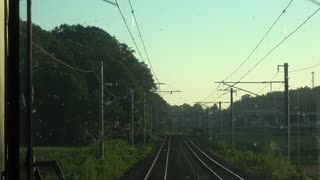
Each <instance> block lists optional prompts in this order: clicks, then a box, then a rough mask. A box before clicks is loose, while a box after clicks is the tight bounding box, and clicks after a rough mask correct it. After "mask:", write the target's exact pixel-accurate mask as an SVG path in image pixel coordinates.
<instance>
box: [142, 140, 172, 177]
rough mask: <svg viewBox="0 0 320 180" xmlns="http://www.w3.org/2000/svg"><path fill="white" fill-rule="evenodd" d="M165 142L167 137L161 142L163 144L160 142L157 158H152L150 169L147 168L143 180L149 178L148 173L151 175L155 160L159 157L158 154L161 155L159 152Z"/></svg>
mask: <svg viewBox="0 0 320 180" xmlns="http://www.w3.org/2000/svg"><path fill="white" fill-rule="evenodd" d="M166 140H167V136H166V137H165V139H164V140H163V142H162V144H161V146H160V149H159V151H158V153H157V156H156V157H155V158H154V160H153V162H152V164H151V166H150V168H149V170H148V172H147V174H146V176H145V177H144V180H147V179H148V178H149V176H150V173H151V171H152V169H153V167H154V165H155V164H156V162H157V160H158V157H159V155H160V153H161V150H162V148H163V145H164V143H165V142H166Z"/></svg>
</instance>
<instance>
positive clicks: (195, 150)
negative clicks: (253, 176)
mask: <svg viewBox="0 0 320 180" xmlns="http://www.w3.org/2000/svg"><path fill="white" fill-rule="evenodd" d="M183 141H184V143H185V145H186V147H187V148H188V149H189V151H190V152H191V154H192V155H193V156H194V158H195V159H197V160H198V161H199V162H200V163H201V164H202V166H203V167H205V168H206V169H207V170H208V172H209V174H211V175H212V177H213V178H215V179H219V180H224V179H228V180H229V179H231V180H233V179H237V180H244V178H242V177H241V176H240V175H238V174H236V173H235V172H233V171H232V170H230V169H229V168H227V167H225V166H223V165H222V164H221V163H219V162H217V161H216V160H214V159H213V158H212V157H210V156H209V155H207V154H206V153H205V152H204V151H203V150H201V149H200V148H199V147H198V146H197V145H196V144H194V143H193V142H192V141H191V140H190V139H188V138H186V137H183Z"/></svg>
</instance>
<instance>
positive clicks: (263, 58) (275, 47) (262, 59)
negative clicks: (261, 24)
mask: <svg viewBox="0 0 320 180" xmlns="http://www.w3.org/2000/svg"><path fill="white" fill-rule="evenodd" d="M319 10H320V8H318V9H317V10H316V11H314V12H313V13H312V14H311V15H310V16H309V17H308V18H307V19H306V20H305V21H303V22H302V23H301V24H300V25H299V26H298V27H297V28H296V29H294V30H293V31H292V32H291V33H290V34H289V35H288V36H286V37H285V38H284V39H283V40H281V41H280V42H279V43H278V44H277V45H276V46H274V47H273V48H272V49H271V50H270V51H269V52H268V53H267V54H266V55H265V56H264V57H262V58H261V59H260V61H258V62H257V63H256V64H255V65H254V66H253V67H252V68H251V69H250V70H249V71H247V72H246V73H245V74H244V75H243V76H242V77H241V78H240V80H239V81H241V80H242V79H243V78H245V77H246V76H247V75H248V74H249V73H250V72H252V71H253V70H254V69H255V68H256V67H257V66H258V65H259V64H260V63H261V62H262V61H264V60H265V59H266V58H267V57H268V56H269V55H270V54H271V53H272V52H273V51H275V50H276V49H277V48H278V47H279V46H280V45H281V44H282V43H284V42H285V41H286V40H288V39H289V38H290V37H291V36H292V35H293V34H294V33H296V32H297V31H298V30H299V29H300V28H301V27H302V26H303V25H305V24H306V23H307V22H308V21H309V20H310V19H311V18H312V17H313V16H314V15H315V14H317V12H319Z"/></svg>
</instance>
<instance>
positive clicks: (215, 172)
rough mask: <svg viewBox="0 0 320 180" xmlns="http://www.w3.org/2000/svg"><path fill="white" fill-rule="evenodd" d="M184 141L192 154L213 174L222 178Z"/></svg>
mask: <svg viewBox="0 0 320 180" xmlns="http://www.w3.org/2000/svg"><path fill="white" fill-rule="evenodd" d="M183 141H184V143H185V144H186V145H187V147H188V148H189V150H190V151H191V152H192V154H193V155H194V156H195V157H196V158H197V159H198V160H199V161H200V162H201V163H202V164H203V165H204V166H205V167H206V168H207V169H208V170H209V171H210V172H211V173H212V174H214V175H215V176H216V177H217V178H218V179H220V180H223V179H222V178H221V177H220V176H219V175H218V174H217V173H216V172H214V171H213V170H212V169H211V168H210V167H209V166H208V165H207V164H206V163H205V162H203V161H202V160H201V158H200V157H199V156H198V155H197V154H196V153H195V152H194V151H193V150H192V148H191V147H190V146H189V145H188V143H187V142H186V141H185V140H183Z"/></svg>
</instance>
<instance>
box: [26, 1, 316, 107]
mask: <svg viewBox="0 0 320 180" xmlns="http://www.w3.org/2000/svg"><path fill="white" fill-rule="evenodd" d="M131 1H132V4H133V6H134V8H135V14H136V16H137V19H138V22H139V25H140V28H141V31H142V34H143V36H144V40H145V43H146V45H147V48H148V51H149V55H150V57H151V61H152V64H153V67H154V69H155V71H156V74H157V76H158V79H159V80H160V82H164V83H168V84H170V85H171V86H173V87H175V88H177V89H179V90H181V91H182V92H181V93H176V94H173V95H168V94H167V95H163V97H164V98H165V99H166V100H167V101H168V102H169V103H170V104H177V105H180V104H183V103H189V104H193V103H194V102H196V101H201V100H206V101H213V100H218V99H216V97H218V96H219V95H220V94H222V93H223V92H216V93H213V94H212V95H211V96H210V97H208V98H207V99H205V98H206V97H207V96H208V95H209V94H210V93H211V92H212V91H213V90H214V89H215V88H216V86H217V85H216V84H214V82H215V81H220V80H223V79H224V78H226V77H227V76H228V75H229V74H230V73H231V72H232V71H233V70H235V69H236V68H237V66H239V65H240V64H241V62H242V61H243V60H244V59H245V58H246V57H247V56H248V55H249V53H250V52H251V50H252V49H253V48H254V47H255V46H256V44H257V43H258V41H259V40H260V39H261V38H262V36H263V35H264V33H265V32H266V31H267V29H268V28H269V27H270V26H271V24H272V23H273V22H274V21H275V19H276V18H277V17H278V16H279V14H280V13H281V12H282V10H283V9H284V8H285V6H286V5H287V4H288V3H289V1H290V0H265V1H257V0H242V1H222V0H220V1H217V0H198V1H191V0H131ZM118 2H119V5H120V7H121V9H122V10H123V13H124V15H125V17H126V19H127V21H128V22H129V24H130V28H131V29H132V31H133V34H134V36H135V39H136V41H137V42H138V46H139V48H140V50H141V51H142V49H143V48H142V44H141V42H140V41H139V36H138V32H137V30H136V28H135V26H134V25H133V23H132V16H131V13H130V7H129V2H128V0H118ZM21 8H22V11H21V16H22V18H24V17H25V10H23V8H25V3H24V2H23V1H21ZM317 8H319V6H318V5H316V4H314V3H311V2H310V1H308V0H294V1H293V3H292V4H291V6H290V8H289V9H288V10H287V12H286V13H285V14H284V16H283V17H282V18H281V19H280V21H279V22H278V24H277V25H276V26H275V27H274V29H273V30H272V31H271V33H270V34H269V36H267V38H266V40H265V41H264V42H263V44H262V45H261V46H260V48H259V49H258V50H257V51H256V52H255V53H254V54H253V55H252V57H251V58H250V59H249V60H248V62H247V63H245V64H244V66H243V67H242V68H241V69H240V70H239V71H238V72H237V73H236V74H234V76H232V77H231V78H230V79H229V80H232V81H237V80H239V78H240V77H241V76H242V75H243V74H244V73H246V72H247V71H248V70H249V69H250V68H251V67H252V66H254V64H255V63H257V62H258V61H259V60H260V59H261V58H262V57H263V56H264V55H266V54H267V53H268V51H270V50H271V48H273V47H274V46H275V45H276V44H277V43H278V42H280V41H281V40H282V39H283V38H284V37H285V36H286V35H288V34H289V33H290V32H291V31H292V30H294V29H295V28H296V27H297V26H298V25H299V24H300V23H302V22H303V21H304V20H305V19H306V18H307V17H308V16H309V15H310V14H312V13H313V12H314V11H315V10H316V9H317ZM32 9H33V15H32V16H33V22H34V23H35V24H38V25H40V26H41V27H42V28H44V29H47V30H51V29H52V28H54V27H55V26H59V25H60V24H62V23H67V24H83V25H94V26H98V27H101V28H103V29H104V30H106V31H107V32H108V33H110V34H111V35H113V36H115V37H116V38H117V39H118V40H120V41H121V42H124V43H126V44H128V45H129V46H131V47H134V46H133V42H132V40H131V38H130V36H129V33H128V32H127V30H126V28H125V25H124V23H123V21H122V19H121V16H120V14H119V12H118V9H117V8H116V7H115V6H112V5H110V4H108V3H105V2H103V1H102V0H54V1H53V0H33V7H32ZM319 34H320V12H319V13H318V14H316V15H315V16H314V17H313V18H312V19H311V20H310V21H308V23H307V24H305V25H304V26H303V27H302V28H301V29H300V30H299V31H298V32H297V33H295V34H294V35H293V36H292V37H291V38H290V39H288V40H287V41H286V42H285V43H284V44H283V45H281V46H280V47H279V49H277V50H276V51H275V52H274V53H272V54H271V55H270V56H269V57H268V58H267V59H266V60H265V61H263V62H262V63H261V64H260V65H258V66H257V68H255V69H254V71H252V72H251V73H250V74H249V75H248V76H247V77H246V78H244V79H243V80H245V81H264V80H270V79H271V78H272V76H273V75H274V74H275V73H276V72H277V65H279V64H283V63H284V62H287V63H289V70H295V69H300V68H304V67H308V66H311V65H314V64H317V63H320V35H319ZM144 59H146V58H144ZM319 70H320V66H319V67H316V68H314V69H310V70H306V71H301V72H298V73H290V74H289V75H290V88H296V87H300V86H311V72H312V71H315V74H316V76H315V80H316V82H315V85H320V82H319V81H320V78H318V77H319V76H318V74H320V71H319ZM282 79H283V73H282V72H280V73H279V74H278V76H277V77H276V78H275V80H282ZM263 86H264V85H250V86H240V87H242V88H246V89H248V90H250V91H253V92H257V91H259V90H260V89H261V88H262V87H263ZM273 88H274V90H276V89H279V88H281V87H280V86H279V85H274V87H273ZM162 90H172V88H170V87H168V86H165V85H164V86H162ZM268 90H269V87H268V88H266V89H265V90H264V91H262V93H266V92H267V91H268ZM242 95H243V93H241V92H239V93H237V95H236V99H239V98H240V97H241V96H242ZM226 99H228V96H227V95H226V96H224V97H222V98H221V99H219V100H226Z"/></svg>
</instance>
